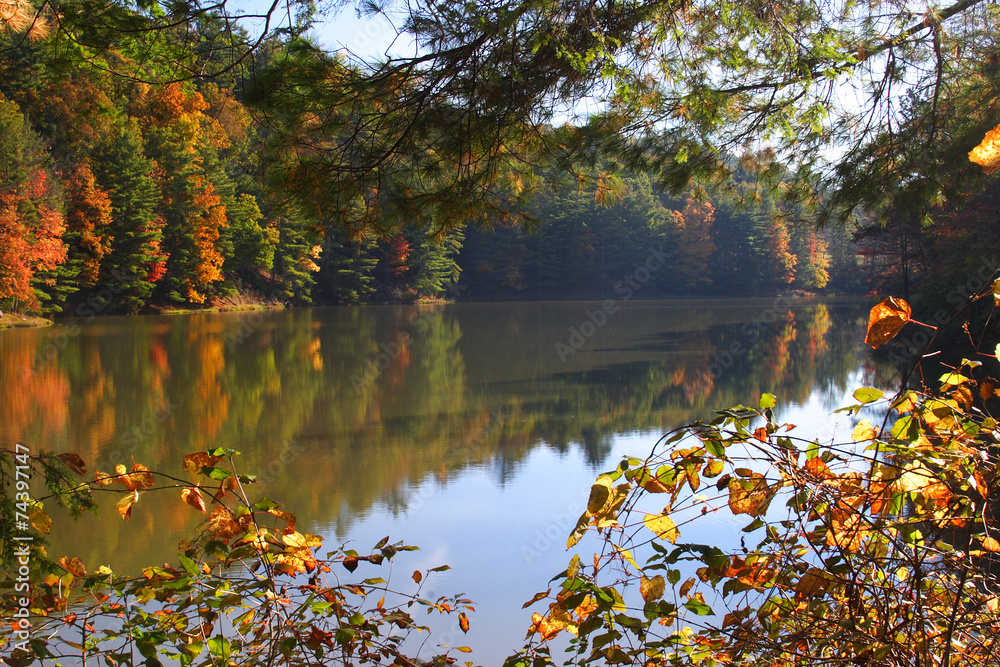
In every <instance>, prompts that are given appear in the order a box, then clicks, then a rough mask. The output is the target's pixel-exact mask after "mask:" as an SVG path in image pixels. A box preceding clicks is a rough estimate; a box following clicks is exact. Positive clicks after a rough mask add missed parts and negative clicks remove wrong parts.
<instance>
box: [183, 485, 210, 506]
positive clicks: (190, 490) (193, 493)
mask: <svg viewBox="0 0 1000 667" xmlns="http://www.w3.org/2000/svg"><path fill="white" fill-rule="evenodd" d="M181 499H182V500H183V501H184V502H186V503H187V504H188V505H190V506H191V507H193V508H195V509H196V510H198V511H199V512H207V511H208V509H207V508H206V507H205V500H204V498H202V497H201V489H198V488H196V487H191V486H189V487H185V488H184V489H183V490H182V491H181Z"/></svg>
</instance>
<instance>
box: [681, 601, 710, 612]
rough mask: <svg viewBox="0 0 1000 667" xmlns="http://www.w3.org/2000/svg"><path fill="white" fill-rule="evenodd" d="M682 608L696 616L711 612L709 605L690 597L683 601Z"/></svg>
mask: <svg viewBox="0 0 1000 667" xmlns="http://www.w3.org/2000/svg"><path fill="white" fill-rule="evenodd" d="M684 608H685V609H687V610H688V611H690V612H691V613H693V614H696V615H698V616H709V615H710V614H711V613H712V608H711V607H709V606H708V605H707V604H705V603H704V602H702V601H701V600H698V599H696V598H691V599H690V600H688V601H687V602H685V603H684Z"/></svg>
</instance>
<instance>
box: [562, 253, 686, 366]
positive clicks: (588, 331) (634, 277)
mask: <svg viewBox="0 0 1000 667" xmlns="http://www.w3.org/2000/svg"><path fill="white" fill-rule="evenodd" d="M666 259H667V256H666V255H665V254H664V253H663V250H662V249H661V248H653V249H652V250H650V252H649V257H647V258H646V263H645V264H644V265H643V266H640V267H639V268H637V269H636V270H635V271H633V272H632V273H630V274H628V275H627V276H625V277H624V278H622V279H621V280H620V281H618V282H617V283H615V294H618V295H620V296H621V298H620V299H606V300H605V301H604V302H603V303H602V304H601V307H600V308H595V309H594V310H588V311H587V312H586V315H587V319H585V320H583V321H582V322H581V323H580V324H578V325H577V326H575V327H570V328H569V338H568V339H567V342H565V343H564V342H562V341H560V342H558V343H556V344H555V347H556V352H557V353H558V354H559V360H560V361H562V362H563V363H564V364H565V363H566V361H567V360H568V359H569V358H570V357H571V356H573V355H574V354H576V353H577V351H578V350H580V349H581V348H582V347H583V346H584V345H586V344H587V341H589V340H590V339H591V338H592V337H593V336H594V334H596V333H597V330H598V329H600V328H601V327H603V326H604V325H605V324H607V322H608V318H609V317H611V316H612V315H614V314H615V313H617V312H618V310H619V308H620V307H621V306H620V304H621V303H624V302H625V301H628V300H629V299H631V298H632V297H633V296H634V295H635V293H636V292H637V291H639V290H641V289H642V286H643V285H645V284H646V283H647V282H649V279H650V278H651V277H652V276H653V274H654V273H656V272H657V271H659V270H660V269H661V268H663V265H664V264H665V263H666Z"/></svg>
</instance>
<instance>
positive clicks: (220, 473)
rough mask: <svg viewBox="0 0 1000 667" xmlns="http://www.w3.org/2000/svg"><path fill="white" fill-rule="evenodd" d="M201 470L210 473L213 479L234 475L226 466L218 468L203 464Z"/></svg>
mask: <svg viewBox="0 0 1000 667" xmlns="http://www.w3.org/2000/svg"><path fill="white" fill-rule="evenodd" d="M201 472H202V474H204V475H208V476H209V477H211V478H212V479H217V480H223V479H226V478H227V477H232V476H233V473H231V472H229V471H228V470H226V469H225V468H216V467H214V466H202V468H201Z"/></svg>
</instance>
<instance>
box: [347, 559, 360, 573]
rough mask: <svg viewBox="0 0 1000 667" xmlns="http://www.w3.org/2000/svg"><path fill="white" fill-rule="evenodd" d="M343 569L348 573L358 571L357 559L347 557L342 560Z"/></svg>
mask: <svg viewBox="0 0 1000 667" xmlns="http://www.w3.org/2000/svg"><path fill="white" fill-rule="evenodd" d="M344 567H345V568H347V571H348V572H354V571H355V570H356V569H358V559H357V558H355V557H354V556H348V557H347V558H345V559H344Z"/></svg>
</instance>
